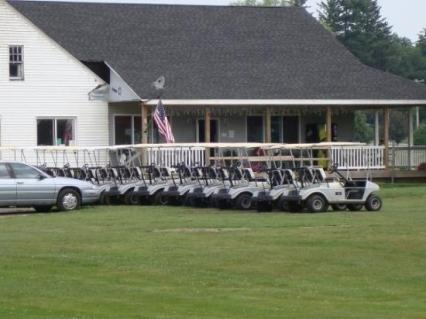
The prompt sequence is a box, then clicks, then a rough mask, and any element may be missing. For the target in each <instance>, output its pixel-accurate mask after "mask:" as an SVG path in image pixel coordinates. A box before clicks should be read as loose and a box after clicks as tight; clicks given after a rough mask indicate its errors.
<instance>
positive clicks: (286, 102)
mask: <svg viewBox="0 0 426 319" xmlns="http://www.w3.org/2000/svg"><path fill="white" fill-rule="evenodd" d="M162 102H163V104H165V105H176V106H190V105H197V106H199V105H226V106H241V105H276V106H279V105H281V106H282V105H288V106H306V105H317V106H333V105H335V106H421V105H425V106H426V100H220V99H218V100H167V99H166V100H162ZM145 103H146V104H147V105H157V104H158V99H155V100H148V101H147V102H145Z"/></svg>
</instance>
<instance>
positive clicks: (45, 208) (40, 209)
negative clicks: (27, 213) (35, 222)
mask: <svg viewBox="0 0 426 319" xmlns="http://www.w3.org/2000/svg"><path fill="white" fill-rule="evenodd" d="M34 209H35V211H36V212H37V213H48V212H50V211H51V210H52V206H49V205H46V206H34Z"/></svg>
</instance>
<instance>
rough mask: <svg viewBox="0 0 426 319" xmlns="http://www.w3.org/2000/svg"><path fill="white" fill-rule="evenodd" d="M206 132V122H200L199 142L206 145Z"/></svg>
mask: <svg viewBox="0 0 426 319" xmlns="http://www.w3.org/2000/svg"><path fill="white" fill-rule="evenodd" d="M205 133H206V130H205V121H204V120H198V142H199V143H204V142H205V140H206V135H205Z"/></svg>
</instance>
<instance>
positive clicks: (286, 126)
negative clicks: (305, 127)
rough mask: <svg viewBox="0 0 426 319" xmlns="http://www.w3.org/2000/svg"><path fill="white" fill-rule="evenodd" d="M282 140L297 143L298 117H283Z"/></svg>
mask: <svg viewBox="0 0 426 319" xmlns="http://www.w3.org/2000/svg"><path fill="white" fill-rule="evenodd" d="M283 142H284V143H299V117H298V116H284V117H283Z"/></svg>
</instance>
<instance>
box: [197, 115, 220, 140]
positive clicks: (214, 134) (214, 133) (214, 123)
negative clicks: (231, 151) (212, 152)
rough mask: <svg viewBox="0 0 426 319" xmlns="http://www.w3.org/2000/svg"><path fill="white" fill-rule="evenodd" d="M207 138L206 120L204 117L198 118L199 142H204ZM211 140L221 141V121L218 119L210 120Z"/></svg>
mask: <svg viewBox="0 0 426 319" xmlns="http://www.w3.org/2000/svg"><path fill="white" fill-rule="evenodd" d="M205 140H206V134H205V121H204V120H203V119H199V120H198V142H199V143H204V142H205ZM210 142H211V143H217V142H219V123H218V120H216V119H212V120H210Z"/></svg>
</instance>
